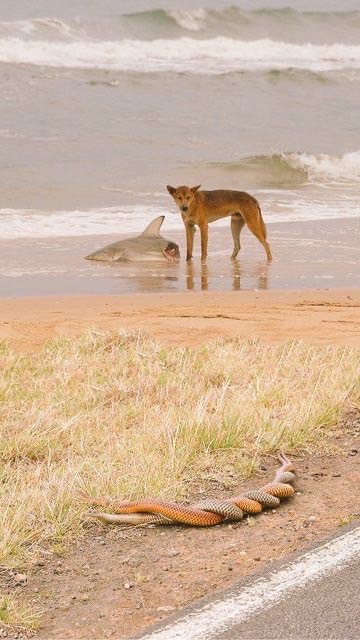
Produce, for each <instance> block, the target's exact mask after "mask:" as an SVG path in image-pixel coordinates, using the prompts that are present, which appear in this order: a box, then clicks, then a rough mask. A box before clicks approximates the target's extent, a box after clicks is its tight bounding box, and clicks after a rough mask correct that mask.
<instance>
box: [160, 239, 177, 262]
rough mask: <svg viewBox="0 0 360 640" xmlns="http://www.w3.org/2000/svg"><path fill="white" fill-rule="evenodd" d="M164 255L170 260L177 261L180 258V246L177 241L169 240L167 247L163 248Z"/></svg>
mask: <svg viewBox="0 0 360 640" xmlns="http://www.w3.org/2000/svg"><path fill="white" fill-rule="evenodd" d="M163 255H164V256H165V258H166V259H167V260H168V261H169V262H175V261H176V260H179V258H180V251H179V247H178V246H177V244H175V242H169V244H168V245H167V247H166V248H165V249H164V250H163Z"/></svg>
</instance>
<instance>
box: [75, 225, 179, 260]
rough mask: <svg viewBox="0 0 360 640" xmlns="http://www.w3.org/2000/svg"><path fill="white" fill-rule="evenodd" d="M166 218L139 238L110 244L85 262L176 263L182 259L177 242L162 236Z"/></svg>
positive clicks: (149, 227)
mask: <svg viewBox="0 0 360 640" xmlns="http://www.w3.org/2000/svg"><path fill="white" fill-rule="evenodd" d="M164 219H165V216H159V217H158V218H155V220H153V221H152V222H150V224H149V225H148V226H147V227H146V229H145V231H143V233H142V234H141V235H139V236H135V237H133V238H125V239H124V240H119V241H118V242H114V243H113V244H109V245H107V246H106V247H104V248H103V249H99V251H95V252H94V253H91V254H90V255H89V256H86V257H85V260H102V261H105V262H148V261H155V260H168V261H169V262H174V261H175V260H177V259H179V258H180V251H179V247H178V245H177V244H176V243H175V242H172V241H171V240H166V239H165V238H163V237H162V236H161V235H160V228H161V225H162V223H163V222H164Z"/></svg>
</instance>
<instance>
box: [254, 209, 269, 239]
mask: <svg viewBox="0 0 360 640" xmlns="http://www.w3.org/2000/svg"><path fill="white" fill-rule="evenodd" d="M256 205H257V208H258V211H259V220H260V225H261V230H262V232H263V236H264V238H265V240H266V235H267V231H266V226H265V222H264V220H263V217H262V213H261V208H260V205H259V203H258V201H257V200H256Z"/></svg>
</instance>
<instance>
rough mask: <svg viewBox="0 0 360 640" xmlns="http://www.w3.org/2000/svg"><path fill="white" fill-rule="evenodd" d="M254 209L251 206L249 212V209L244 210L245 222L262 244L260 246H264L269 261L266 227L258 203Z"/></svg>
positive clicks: (270, 256)
mask: <svg viewBox="0 0 360 640" xmlns="http://www.w3.org/2000/svg"><path fill="white" fill-rule="evenodd" d="M254 209H255V207H253V206H252V207H251V212H249V211H247V212H246V215H244V217H245V222H246V224H247V226H248V227H249V229H250V231H251V233H253V234H254V236H255V238H257V239H258V240H259V242H260V243H261V244H262V246H263V247H264V249H265V251H266V256H267V259H268V261H269V262H271V260H272V254H271V249H270V245H269V243H268V242H267V240H266V227H265V223H264V221H263V219H262V215H261V209H260V207H259V206H258V205H257V206H256V210H254ZM249 213H250V215H249Z"/></svg>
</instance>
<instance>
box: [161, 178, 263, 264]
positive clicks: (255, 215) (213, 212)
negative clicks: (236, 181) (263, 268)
mask: <svg viewBox="0 0 360 640" xmlns="http://www.w3.org/2000/svg"><path fill="white" fill-rule="evenodd" d="M199 189H200V185H198V186H197V187H185V186H182V187H177V188H174V187H170V185H168V186H167V190H168V192H169V193H170V195H171V196H172V197H173V198H174V200H175V202H176V204H177V205H178V207H179V209H180V211H181V216H182V219H183V222H184V225H185V229H186V248H187V253H186V259H187V260H191V258H192V252H193V245H194V234H195V225H198V227H199V228H200V233H201V259H202V260H206V257H207V246H208V226H209V223H210V222H214V221H215V220H219V219H220V218H226V217H228V216H231V232H232V236H233V240H234V250H233V253H232V256H231V258H232V259H233V260H235V258H236V256H237V255H238V253H239V251H240V248H241V247H240V231H241V229H242V228H243V226H244V224H247V226H248V227H249V229H250V231H251V232H252V233H253V234H254V236H255V237H256V238H257V239H258V240H259V242H261V244H262V246H263V247H264V249H265V251H266V255H267V259H268V260H269V261H270V260H272V255H271V250H270V246H269V244H268V243H267V241H266V227H265V223H264V221H263V218H262V215H261V209H260V205H259V203H258V201H257V200H256V199H255V198H253V196H251V195H250V194H249V193H245V191H227V190H224V189H218V190H216V191H199Z"/></svg>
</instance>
